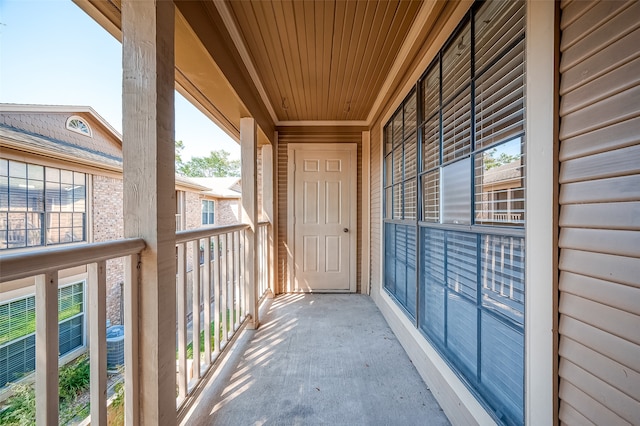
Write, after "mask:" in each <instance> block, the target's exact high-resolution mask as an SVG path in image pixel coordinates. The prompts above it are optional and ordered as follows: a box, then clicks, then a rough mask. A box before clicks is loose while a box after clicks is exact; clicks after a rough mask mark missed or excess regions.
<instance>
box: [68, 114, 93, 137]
mask: <svg viewBox="0 0 640 426" xmlns="http://www.w3.org/2000/svg"><path fill="white" fill-rule="evenodd" d="M66 127H67V129H69V130H71V131H72V132H76V133H80V134H81V135H85V136H89V137H93V132H92V131H91V127H89V124H88V123H87V122H86V121H84V119H82V118H80V117H78V116H77V115H72V116H71V117H69V118H67V124H66Z"/></svg>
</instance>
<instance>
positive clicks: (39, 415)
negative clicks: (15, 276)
mask: <svg viewBox="0 0 640 426" xmlns="http://www.w3.org/2000/svg"><path fill="white" fill-rule="evenodd" d="M36 424H37V425H42V426H44V425H54V424H58V271H53V272H47V273H45V274H42V275H38V276H37V277H36Z"/></svg>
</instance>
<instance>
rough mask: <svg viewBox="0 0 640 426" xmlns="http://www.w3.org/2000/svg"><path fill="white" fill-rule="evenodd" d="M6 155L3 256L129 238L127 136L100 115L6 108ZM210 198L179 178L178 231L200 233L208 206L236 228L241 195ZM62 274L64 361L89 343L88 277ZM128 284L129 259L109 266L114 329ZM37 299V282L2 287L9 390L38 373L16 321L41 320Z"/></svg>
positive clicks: (1, 125) (0, 160) (0, 201)
mask: <svg viewBox="0 0 640 426" xmlns="http://www.w3.org/2000/svg"><path fill="white" fill-rule="evenodd" d="M0 148H1V151H0V253H2V254H3V255H4V254H9V253H22V252H26V251H33V250H42V249H47V248H51V247H60V246H63V245H73V244H85V243H90V242H102V241H110V240H117V239H121V238H123V236H124V218H123V191H124V189H123V180H122V138H121V136H120V134H119V133H118V132H117V131H116V130H114V129H113V127H111V126H110V125H109V124H108V123H107V122H106V121H105V120H104V119H103V118H102V117H100V115H98V114H97V113H96V112H95V111H94V110H93V109H92V108H90V107H76V106H72V107H68V106H42V105H9V104H3V105H0ZM236 181H237V179H236ZM211 191H212V188H210V187H208V186H204V185H202V184H200V183H198V182H195V181H193V180H191V179H188V178H185V177H181V176H176V202H177V207H178V208H177V210H176V211H177V212H178V214H177V215H176V228H177V229H178V230H183V229H195V228H199V227H201V226H202V225H203V222H202V220H203V218H204V211H203V210H202V209H203V207H204V206H205V205H207V204H208V203H212V204H217V205H218V207H217V208H218V210H219V213H218V218H217V221H216V222H215V224H216V225H217V224H219V223H220V222H224V223H225V224H230V223H234V222H237V220H238V219H237V218H238V217H239V216H238V215H237V213H238V211H237V208H236V209H235V211H231V213H228V212H227V210H233V209H232V207H231V205H232V204H235V205H236V206H237V205H239V202H238V200H239V198H240V194H239V193H238V192H235V191H230V190H229V191H230V192H233V193H220V194H218V193H213V192H211ZM228 204H229V205H230V206H229V207H227V205H228ZM213 217H214V216H213V215H211V218H212V219H213ZM221 219H222V220H221ZM62 275H63V276H61V277H60V303H59V306H60V308H59V309H60V312H61V313H60V318H61V322H60V354H61V355H65V354H72V353H74V352H76V350H78V349H79V348H80V350H83V348H84V347H85V345H86V334H85V329H86V321H85V309H86V300H85V284H86V279H87V273H86V268H75V269H73V270H67V271H65V272H64V274H62ZM123 284H124V261H123V260H122V259H117V260H112V261H109V262H108V263H107V319H108V321H109V322H111V323H112V324H120V323H122V310H121V304H122V286H123ZM11 288H13V290H11ZM33 294H34V287H33V284H31V283H27V282H14V283H7V284H3V291H2V292H1V293H0V336H2V337H0V387H2V386H4V385H5V383H6V382H8V381H13V380H15V379H16V377H17V376H16V374H18V375H19V374H20V373H22V372H24V371H30V370H32V369H33V367H34V357H35V352H34V345H35V337H34V334H33V332H32V331H29V330H28V331H29V332H28V333H26V335H25V333H24V332H23V331H20V330H17V329H16V327H17V325H16V324H18V323H17V322H16V321H15V319H16V318H21V317H22V318H33V315H34V313H35V306H34V297H33Z"/></svg>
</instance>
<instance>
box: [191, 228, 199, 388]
mask: <svg viewBox="0 0 640 426" xmlns="http://www.w3.org/2000/svg"><path fill="white" fill-rule="evenodd" d="M191 257H192V261H191V263H192V267H191V283H192V291H191V301H192V315H191V330H192V336H193V337H192V347H193V351H192V352H193V364H192V369H193V376H192V377H193V378H194V379H199V378H200V240H197V239H196V240H193V241H192V242H191Z"/></svg>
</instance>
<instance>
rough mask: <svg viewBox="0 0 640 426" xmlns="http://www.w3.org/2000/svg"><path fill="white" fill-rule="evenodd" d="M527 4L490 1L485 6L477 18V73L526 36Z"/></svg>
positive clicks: (477, 14)
mask: <svg viewBox="0 0 640 426" xmlns="http://www.w3.org/2000/svg"><path fill="white" fill-rule="evenodd" d="M524 5H525V2H524V1H489V2H486V3H484V4H483V5H482V7H481V8H480V9H479V10H478V13H476V16H475V32H476V36H475V50H476V52H475V66H476V74H479V73H480V72H482V71H483V70H484V69H485V68H486V67H487V66H488V65H489V64H491V62H493V61H495V60H496V58H497V57H498V56H499V55H500V54H501V53H502V52H503V51H504V49H505V48H508V47H509V46H510V45H512V44H513V43H514V42H515V41H516V40H518V38H521V37H524V26H525V7H524Z"/></svg>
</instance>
